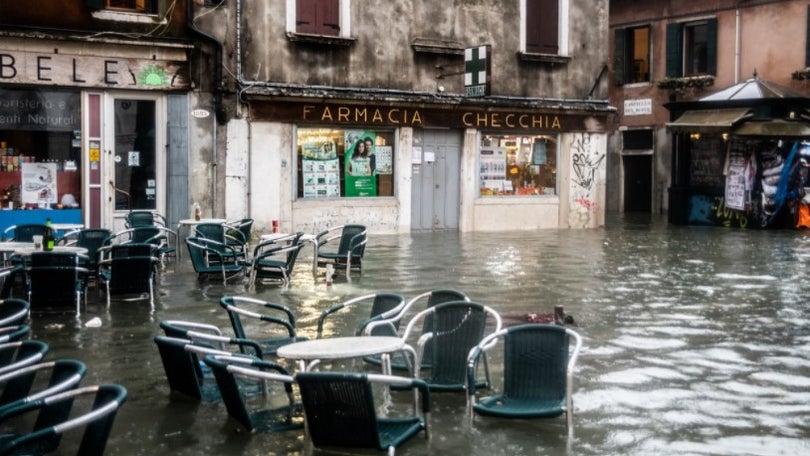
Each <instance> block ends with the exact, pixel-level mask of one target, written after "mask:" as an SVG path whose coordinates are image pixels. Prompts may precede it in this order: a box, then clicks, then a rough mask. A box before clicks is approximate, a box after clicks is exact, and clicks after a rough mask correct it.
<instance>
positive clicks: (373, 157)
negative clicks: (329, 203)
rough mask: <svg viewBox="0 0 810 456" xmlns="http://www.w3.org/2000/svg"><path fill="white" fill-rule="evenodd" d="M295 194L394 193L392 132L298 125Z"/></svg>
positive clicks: (300, 195)
mask: <svg viewBox="0 0 810 456" xmlns="http://www.w3.org/2000/svg"><path fill="white" fill-rule="evenodd" d="M297 146H298V151H297V155H298V197H299V198H330V197H331V198H338V197H359V196H372V197H373V196H394V185H393V183H394V166H393V164H394V132H393V131H386V130H363V129H360V128H358V129H337V128H300V129H298V138H297Z"/></svg>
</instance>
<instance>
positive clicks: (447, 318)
mask: <svg viewBox="0 0 810 456" xmlns="http://www.w3.org/2000/svg"><path fill="white" fill-rule="evenodd" d="M488 317H489V318H492V319H493V320H494V321H495V329H494V331H493V332H497V331H500V329H501V326H502V322H501V317H500V316H499V315H498V313H497V312H495V311H494V310H493V309H492V308H490V307H488V306H485V305H482V304H479V303H475V302H469V301H453V302H446V303H443V304H439V305H437V306H433V307H430V308H428V309H425V310H423V311H421V312H419V313H418V314H416V316H414V317H413V319H411V321H410V322H408V326H407V327H406V328H405V332H404V333H403V336H402V338H403V339H404V340H406V341H408V340H409V339H410V338H411V336H412V335H413V333H415V332H416V331H420V332H421V334H420V335H419V336H418V341H417V343H416V362H415V364H414V377H416V378H420V375H421V366H422V365H423V361H427V362H426V363H424V364H425V365H429V366H430V370H429V374H427V375H426V376H425V377H424V379H425V381H426V382H427V384H428V387H429V388H430V390H431V391H437V392H445V391H463V390H464V389H465V388H466V387H467V383H466V379H467V377H466V376H467V369H466V367H467V355H468V354H469V353H470V350H472V349H473V348H474V347H475V346H476V345H478V343H480V342H481V340H482V339H483V338H484V332H485V330H486V325H487V319H488ZM428 318H430V320H431V321H430V322H429V323H426V322H425V321H426V320H427V319H428ZM428 342H430V343H428ZM484 367H485V371H486V381H485V382H479V381H476V383H474V384H473V385H472V386H471V387H472V388H482V387H485V386H488V385H489V368H488V365H487V363H486V360H485V363H484Z"/></svg>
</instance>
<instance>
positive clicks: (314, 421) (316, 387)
mask: <svg viewBox="0 0 810 456" xmlns="http://www.w3.org/2000/svg"><path fill="white" fill-rule="evenodd" d="M295 382H296V383H297V384H298V388H299V390H300V392H301V402H302V403H303V404H304V414H305V416H306V424H307V434H308V435H309V437H310V438H311V439H312V443H313V444H314V445H315V446H316V447H349V448H374V449H378V450H381V451H387V452H388V454H389V455H394V454H395V452H396V448H397V447H398V446H401V445H402V444H404V443H405V442H406V441H407V440H408V439H410V438H411V437H413V436H415V435H416V434H418V433H419V432H420V431H425V438H429V435H430V434H429V428H428V422H429V414H430V392H429V390H428V387H427V385H426V384H425V382H423V381H421V380H418V379H411V378H405V377H395V376H388V375H375V374H362V373H349V372H302V373H299V374H297V375H296V376H295ZM374 384H384V385H388V386H397V387H399V388H403V389H409V390H414V391H415V393H414V394H413V398H414V404H413V406H414V410H413V413H412V414H409V415H407V416H397V417H385V418H384V417H380V416H378V415H377V412H376V406H375V398H374V391H373V385H374ZM420 398H421V407H420V406H419V405H420V402H419V399H420ZM420 409H421V413H420Z"/></svg>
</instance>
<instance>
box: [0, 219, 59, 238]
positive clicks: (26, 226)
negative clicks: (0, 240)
mask: <svg viewBox="0 0 810 456" xmlns="http://www.w3.org/2000/svg"><path fill="white" fill-rule="evenodd" d="M47 229H48V227H46V226H45V225H44V224H40V223H23V224H20V225H15V226H13V227H9V228H8V229H6V233H4V236H5V237H6V238H7V239H8V240H11V241H14V242H34V236H44V235H45V231H46V230H47Z"/></svg>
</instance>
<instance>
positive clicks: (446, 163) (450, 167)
mask: <svg viewBox="0 0 810 456" xmlns="http://www.w3.org/2000/svg"><path fill="white" fill-rule="evenodd" d="M419 133H420V132H418V131H417V132H415V135H417V136H418V135H419ZM421 136H422V138H421V139H422V141H421V151H420V149H419V147H420V145H419V141H418V137H417V138H414V155H415V157H414V160H413V165H412V166H413V188H412V195H411V229H413V230H449V229H458V211H459V162H460V159H461V136H460V135H459V134H458V133H457V132H454V131H447V130H422V131H421ZM417 159H418V160H417Z"/></svg>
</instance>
